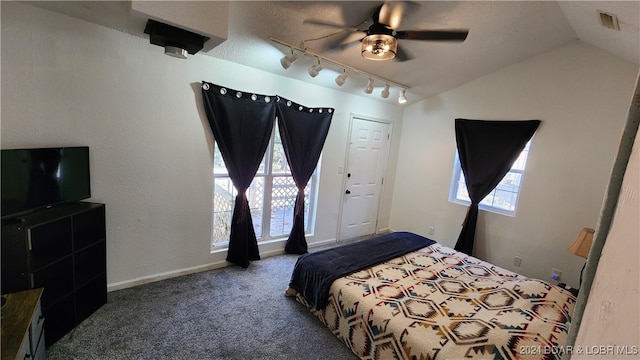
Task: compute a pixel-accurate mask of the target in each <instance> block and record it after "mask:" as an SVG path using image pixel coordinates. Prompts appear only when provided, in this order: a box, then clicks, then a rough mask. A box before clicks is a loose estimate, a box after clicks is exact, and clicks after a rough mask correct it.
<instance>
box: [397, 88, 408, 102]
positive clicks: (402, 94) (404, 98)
mask: <svg viewBox="0 0 640 360" xmlns="http://www.w3.org/2000/svg"><path fill="white" fill-rule="evenodd" d="M406 102H407V89H402V91H401V92H400V96H398V104H404V103H406Z"/></svg>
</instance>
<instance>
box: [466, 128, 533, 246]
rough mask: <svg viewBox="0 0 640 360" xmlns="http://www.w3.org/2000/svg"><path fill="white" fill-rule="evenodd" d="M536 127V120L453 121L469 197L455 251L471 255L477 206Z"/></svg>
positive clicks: (493, 186) (508, 168) (516, 156)
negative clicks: (467, 208) (469, 201)
mask: <svg viewBox="0 0 640 360" xmlns="http://www.w3.org/2000/svg"><path fill="white" fill-rule="evenodd" d="M539 124H540V120H524V121H495V120H468V119H456V122H455V130H456V142H457V145H458V156H459V158H460V165H461V167H462V172H463V174H464V178H465V181H466V183H467V191H468V192H469V198H471V205H470V206H469V210H468V211H467V217H466V218H465V220H464V223H463V225H462V231H461V232H460V236H459V237H458V241H457V242H456V245H455V249H456V250H458V251H462V252H464V253H466V254H468V255H471V253H472V252H473V243H474V239H475V234H476V223H477V220H478V204H479V203H480V201H482V199H484V198H485V196H487V195H488V194H489V193H490V192H491V191H492V190H493V189H494V188H495V187H496V186H497V185H498V184H499V183H500V181H501V180H502V178H503V177H504V176H505V175H506V174H507V173H508V172H509V170H510V169H511V166H512V165H513V163H514V162H515V161H516V160H517V159H518V156H519V155H520V153H521V152H522V150H523V149H524V147H525V146H526V145H527V142H528V141H529V140H530V139H531V137H532V136H533V134H534V133H535V131H536V129H537V128H538V125H539Z"/></svg>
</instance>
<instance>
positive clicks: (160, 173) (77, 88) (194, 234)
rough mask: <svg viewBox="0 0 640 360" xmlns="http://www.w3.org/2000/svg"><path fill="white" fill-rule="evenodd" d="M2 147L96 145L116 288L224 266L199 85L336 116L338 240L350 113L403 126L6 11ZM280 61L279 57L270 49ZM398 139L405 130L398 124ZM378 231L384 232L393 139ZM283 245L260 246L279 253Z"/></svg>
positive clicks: (332, 174) (323, 92)
mask: <svg viewBox="0 0 640 360" xmlns="http://www.w3.org/2000/svg"><path fill="white" fill-rule="evenodd" d="M1 26H2V123H1V130H2V131H1V132H2V134H1V141H2V144H1V145H2V148H18V147H40V146H63V145H88V146H89V147H90V149H91V150H90V151H91V181H92V192H93V197H92V198H91V201H95V202H102V203H105V204H106V206H107V215H106V216H107V281H108V284H109V288H110V289H117V288H121V287H125V286H130V285H134V284H136V283H139V282H145V281H148V280H150V279H158V278H162V277H164V276H172V275H175V274H177V273H181V272H183V271H184V272H189V271H194V270H202V269H206V268H209V267H215V266H222V265H226V262H225V261H224V258H225V257H226V252H223V253H214V254H211V253H210V251H209V249H210V238H211V222H212V218H211V197H212V187H213V177H212V153H213V150H212V149H213V140H212V136H211V133H210V129H209V126H208V124H207V122H206V119H205V116H204V112H203V109H202V105H201V103H200V98H201V95H200V88H199V86H200V85H199V83H200V82H201V81H202V80H206V81H210V82H213V83H216V84H220V85H223V86H227V87H229V88H233V89H238V90H244V91H252V92H256V93H262V94H278V95H281V96H284V97H286V98H289V99H291V100H293V101H296V102H299V103H301V104H304V105H307V106H312V107H313V106H323V107H334V108H335V109H336V112H335V113H334V116H333V121H332V124H331V128H330V131H329V135H328V138H327V141H326V144H325V151H324V153H323V156H322V164H321V169H322V176H321V181H320V184H319V186H320V193H321V194H322V196H320V197H319V200H318V209H317V219H318V221H317V223H316V233H315V236H311V237H309V238H308V239H307V240H308V242H309V243H310V244H313V243H320V242H323V241H332V240H334V239H335V237H336V232H337V225H338V220H339V219H338V213H339V209H340V201H341V196H342V193H343V192H342V184H343V178H342V176H343V175H339V174H338V167H339V166H341V165H344V162H345V150H346V148H347V134H348V129H349V121H350V117H351V114H352V113H355V114H358V115H362V116H365V117H373V118H376V119H386V120H389V121H392V122H397V121H399V120H400V119H401V116H402V109H403V108H401V107H399V106H395V105H389V104H385V103H383V102H378V101H374V100H370V99H367V98H365V97H361V96H355V95H350V94H346V93H344V92H341V91H338V90H333V89H328V88H323V87H319V86H314V85H312V84H308V83H304V82H300V81H295V80H291V79H288V78H285V77H280V76H275V75H272V74H269V73H266V72H262V71H258V70H255V69H252V68H248V67H245V66H240V65H237V64H233V63H229V62H226V61H221V60H219V59H215V58H212V57H209V56H205V55H196V56H192V57H190V58H189V59H187V60H179V59H175V58H171V57H168V56H165V55H163V49H162V48H160V47H158V46H155V45H151V44H149V41H148V40H147V39H142V38H138V37H134V36H131V35H128V34H125V33H122V32H118V31H115V30H111V29H107V28H104V27H101V26H97V25H93V24H90V23H87V22H84V21H80V20H77V19H74V18H70V17H67V16H63V15H59V14H57V13H53V12H49V11H45V10H42V9H39V8H36V7H33V6H30V5H25V4H20V3H13V2H6V1H3V2H2V23H1ZM272 55H273V59H269V58H265V61H278V59H279V57H281V56H282V54H281V53H279V52H278V51H277V50H275V49H273V53H272ZM397 129H398V130H399V129H400V127H399V126H397ZM395 130H396V128H394V138H393V139H392V145H391V155H392V158H391V162H390V164H389V173H388V174H387V180H388V181H386V182H385V185H386V186H387V190H385V196H386V197H385V198H386V199H387V200H386V202H385V205H384V206H383V209H382V216H381V220H382V221H381V223H380V225H379V228H381V229H383V228H386V227H388V219H389V212H390V201H389V199H390V196H391V194H392V191H391V189H392V188H393V180H394V176H393V170H394V169H395V160H394V159H393V156H394V155H395V154H397V147H398V137H399V135H400V131H395ZM283 248H284V244H283V243H282V242H281V243H277V244H270V245H268V246H266V247H262V248H261V252H262V254H263V255H265V254H270V253H278V252H280V251H281V250H282V249H283Z"/></svg>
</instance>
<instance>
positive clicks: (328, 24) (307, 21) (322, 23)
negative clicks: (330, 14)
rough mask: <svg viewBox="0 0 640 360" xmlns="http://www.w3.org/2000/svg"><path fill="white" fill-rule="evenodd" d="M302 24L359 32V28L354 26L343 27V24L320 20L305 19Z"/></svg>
mask: <svg viewBox="0 0 640 360" xmlns="http://www.w3.org/2000/svg"><path fill="white" fill-rule="evenodd" d="M302 23H303V24H311V25H320V26H326V27H331V28H335V29H342V30H350V31H358V28H356V27H353V26H348V25H343V24H336V23H332V22H329V21H324V20H318V19H305V20H304V21H303V22H302Z"/></svg>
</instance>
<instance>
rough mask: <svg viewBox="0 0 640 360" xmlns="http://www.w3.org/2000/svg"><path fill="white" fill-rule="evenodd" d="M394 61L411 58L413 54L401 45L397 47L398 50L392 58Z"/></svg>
mask: <svg viewBox="0 0 640 360" xmlns="http://www.w3.org/2000/svg"><path fill="white" fill-rule="evenodd" d="M393 59H394V60H395V61H400V62H402V61H408V60H411V59H413V55H411V53H409V52H408V51H407V50H405V49H404V48H402V47H398V50H397V51H396V57H394V58H393Z"/></svg>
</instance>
